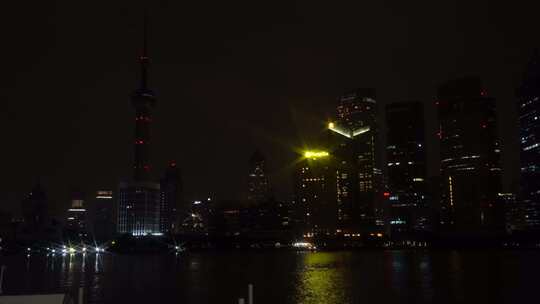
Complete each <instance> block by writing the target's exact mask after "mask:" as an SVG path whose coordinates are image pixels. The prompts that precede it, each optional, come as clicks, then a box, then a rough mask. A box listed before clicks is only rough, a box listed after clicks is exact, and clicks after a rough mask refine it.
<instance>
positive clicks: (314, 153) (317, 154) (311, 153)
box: [304, 151, 330, 159]
mask: <svg viewBox="0 0 540 304" xmlns="http://www.w3.org/2000/svg"><path fill="white" fill-rule="evenodd" d="M329 155H330V154H329V153H328V152H326V151H306V152H304V157H305V158H313V159H315V158H318V157H328V156H329Z"/></svg>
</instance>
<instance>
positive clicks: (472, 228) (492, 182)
mask: <svg viewBox="0 0 540 304" xmlns="http://www.w3.org/2000/svg"><path fill="white" fill-rule="evenodd" d="M436 103H437V106H438V113H439V120H440V130H439V137H440V147H441V178H442V183H443V185H442V199H441V218H440V225H441V227H442V228H447V229H448V230H449V231H452V232H460V233H468V234H470V233H480V232H496V231H502V230H503V229H504V208H503V206H502V204H501V203H498V202H500V200H499V199H498V193H500V192H501V191H500V190H501V165H500V149H501V147H500V144H499V138H498V135H497V119H496V113H495V99H494V98H491V97H488V96H487V93H486V92H485V91H484V89H483V88H482V83H481V81H480V79H478V78H462V79H457V80H454V81H451V82H448V83H446V84H444V85H443V86H441V87H440V88H439V90H438V99H437V101H436Z"/></svg>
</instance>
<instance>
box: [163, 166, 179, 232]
mask: <svg viewBox="0 0 540 304" xmlns="http://www.w3.org/2000/svg"><path fill="white" fill-rule="evenodd" d="M160 191H161V193H160V222H159V226H160V228H159V229H160V231H161V232H163V233H178V232H179V229H180V225H181V223H180V214H182V212H183V211H184V210H183V209H184V208H182V207H183V206H182V180H181V175H180V169H179V168H178V167H177V165H176V162H175V161H171V162H170V163H169V165H168V167H167V169H166V170H165V174H164V175H163V177H162V178H161V180H160Z"/></svg>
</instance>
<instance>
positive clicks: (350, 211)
mask: <svg viewBox="0 0 540 304" xmlns="http://www.w3.org/2000/svg"><path fill="white" fill-rule="evenodd" d="M377 116H378V107H377V102H376V100H375V90H374V89H358V90H355V91H353V92H351V93H348V94H345V95H343V96H341V97H340V98H339V99H338V106H337V119H336V120H335V121H332V122H330V123H329V124H328V130H329V143H328V147H330V150H331V151H332V155H333V156H334V159H335V169H336V170H335V172H334V173H335V174H336V184H337V192H336V200H337V208H338V228H339V229H338V230H341V231H342V232H361V231H363V232H369V231H382V230H383V229H384V218H383V216H384V210H383V204H382V202H383V196H382V195H383V185H382V182H383V177H382V170H381V166H382V158H381V154H382V149H381V141H380V140H379V134H378V132H379V127H378V121H377Z"/></svg>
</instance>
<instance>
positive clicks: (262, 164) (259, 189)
mask: <svg viewBox="0 0 540 304" xmlns="http://www.w3.org/2000/svg"><path fill="white" fill-rule="evenodd" d="M269 193H270V191H269V185H268V176H267V172H266V160H265V158H264V156H263V155H262V154H261V152H260V151H259V150H256V151H255V152H254V153H253V155H252V156H251V158H250V159H249V173H248V197H247V200H248V203H249V204H250V205H251V206H256V205H260V204H262V203H265V202H266V201H268V199H269Z"/></svg>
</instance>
